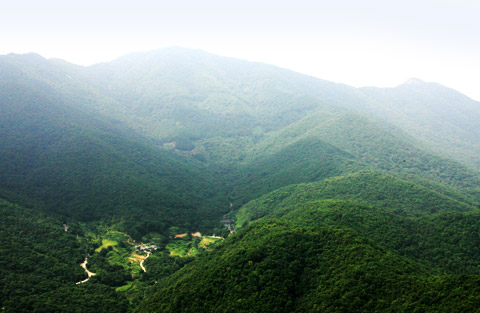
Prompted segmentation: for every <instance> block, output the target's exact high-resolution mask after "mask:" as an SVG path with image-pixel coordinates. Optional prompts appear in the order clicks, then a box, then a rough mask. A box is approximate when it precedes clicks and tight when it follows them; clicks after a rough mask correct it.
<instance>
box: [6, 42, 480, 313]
mask: <svg viewBox="0 0 480 313" xmlns="http://www.w3.org/2000/svg"><path fill="white" fill-rule="evenodd" d="M479 130H480V103H479V102H477V101H474V100H472V99H470V98H468V97H467V96H465V95H463V94H461V93H460V92H457V91H455V90H453V89H450V88H448V87H446V86H442V85H440V84H437V83H433V82H424V81H422V80H421V79H418V78H412V79H409V80H408V81H406V82H405V83H404V84H402V85H399V86H397V87H395V88H376V87H364V88H355V87H351V86H348V85H345V84H340V83H334V82H330V81H327V80H322V79H319V78H316V77H312V76H307V75H302V74H299V73H296V72H294V71H291V70H287V69H284V68H281V67H277V66H274V65H269V64H265V63H257V62H249V61H245V60H241V59H235V58H228V57H221V56H217V55H214V54H210V53H207V52H204V51H201V50H192V49H185V48H180V47H171V48H165V49H159V50H153V51H148V52H139V53H132V54H128V55H125V56H123V57H120V58H118V59H115V60H113V61H110V62H104V63H99V64H95V65H91V66H79V65H75V64H72V63H69V62H67V61H64V60H59V59H46V58H44V57H42V56H40V55H38V54H33V53H31V54H9V55H4V56H0V209H1V211H2V214H3V216H4V218H3V219H2V222H1V224H0V232H1V234H2V238H3V239H4V240H3V241H2V243H1V244H0V250H1V251H2V256H3V261H2V266H1V269H0V271H1V275H0V286H1V287H2V288H1V290H2V292H1V293H0V302H1V307H2V309H3V310H4V311H6V312H31V311H38V312H78V311H83V312H86V311H91V310H95V311H97V312H156V311H159V310H161V311H166V312H194V311H195V312H227V311H228V312H241V311H245V312H251V311H252V310H253V311H256V312H296V311H298V312H300V311H301V312H339V311H348V312H398V311H402V310H403V311H405V312H407V311H415V310H417V311H420V310H422V311H424V312H467V311H469V312H470V311H471V312H473V311H475V310H477V308H478V307H479V305H480V296H478V295H479V294H480V293H478V286H479V285H478V282H479V280H480V272H479V267H478V265H479V264H478V261H477V260H478V259H479V256H480V251H479V247H480V245H479V244H478V243H479V240H480V237H479V235H478V234H479V230H478V225H479V224H478V219H479V217H478V214H479V208H480V138H479V136H480V135H479ZM85 262H86V263H85ZM80 264H83V265H82V267H81V266H80ZM85 268H88V270H89V271H90V272H91V273H95V275H90V274H88V273H89V272H87V271H85V270H84V269H85ZM87 274H88V276H87Z"/></svg>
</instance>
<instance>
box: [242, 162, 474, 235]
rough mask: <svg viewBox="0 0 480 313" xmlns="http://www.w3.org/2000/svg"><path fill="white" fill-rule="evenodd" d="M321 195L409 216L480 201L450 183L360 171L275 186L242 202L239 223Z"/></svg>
mask: <svg viewBox="0 0 480 313" xmlns="http://www.w3.org/2000/svg"><path fill="white" fill-rule="evenodd" d="M321 199H340V200H350V201H356V202H359V203H364V204H368V205H372V206H375V207H377V208H382V209H385V210H387V211H390V212H395V213H396V214H400V215H406V216H421V215H429V214H433V213H439V212H449V211H451V212H452V211H473V210H476V209H477V208H478V205H479V204H478V202H476V201H475V200H473V199H472V198H471V197H469V196H468V195H466V194H462V192H460V191H459V190H456V189H454V188H451V187H450V188H449V187H446V186H440V185H436V184H430V185H427V186H423V185H420V184H419V183H418V182H413V181H409V180H404V179H399V178H396V177H394V176H391V175H387V174H382V173H378V172H368V171H361V172H358V173H354V174H350V175H347V176H339V177H334V178H329V179H325V180H323V181H320V182H317V183H310V184H299V185H290V186H287V187H284V188H280V189H278V190H275V191H274V192H272V193H269V194H266V195H264V196H262V197H260V198H258V199H256V200H254V201H251V202H249V203H247V204H246V205H245V206H243V207H242V208H241V210H240V211H239V212H238V214H237V224H238V225H239V226H240V227H241V226H244V225H245V224H246V223H248V222H249V221H252V220H255V219H258V218H260V217H263V216H265V215H268V214H269V213H271V212H273V211H275V210H279V209H281V208H283V207H287V206H290V207H293V206H295V205H297V204H298V205H302V204H303V203H304V202H307V201H312V200H321ZM469 200H470V201H469Z"/></svg>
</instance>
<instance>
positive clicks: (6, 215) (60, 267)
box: [0, 200, 127, 312]
mask: <svg viewBox="0 0 480 313" xmlns="http://www.w3.org/2000/svg"><path fill="white" fill-rule="evenodd" d="M0 215H1V216H2V218H1V219H0V238H1V239H2V242H1V245H0V254H1V255H2V258H1V259H0V306H1V307H2V310H3V311H4V312H88V311H91V310H92V309H93V308H95V311H96V312H125V311H126V308H127V306H126V303H125V300H124V299H122V298H120V297H118V296H117V295H116V294H115V292H114V290H113V289H112V288H109V287H108V286H105V285H102V284H95V285H92V284H85V285H76V284H75V283H76V282H79V281H81V280H84V279H85V278H86V274H85V272H84V270H83V269H82V268H81V267H80V263H82V262H83V259H84V258H85V253H86V251H88V250H89V246H88V245H85V244H83V243H81V242H80V241H78V240H77V238H76V235H77V232H79V231H81V229H80V228H79V227H78V225H75V224H70V225H69V228H68V231H67V232H65V230H64V227H63V224H62V222H61V221H60V220H55V219H53V218H51V217H48V216H46V215H45V214H42V213H40V212H38V211H36V210H34V209H28V208H25V207H21V206H18V205H14V204H12V203H9V202H7V201H4V200H0ZM80 234H81V233H80Z"/></svg>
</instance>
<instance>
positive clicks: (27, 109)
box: [0, 78, 228, 236]
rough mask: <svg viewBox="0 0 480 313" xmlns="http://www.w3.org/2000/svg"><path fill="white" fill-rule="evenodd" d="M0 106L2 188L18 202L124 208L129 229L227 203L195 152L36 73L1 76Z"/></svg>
mask: <svg viewBox="0 0 480 313" xmlns="http://www.w3.org/2000/svg"><path fill="white" fill-rule="evenodd" d="M0 108H1V110H0V125H1V126H0V138H1V144H0V168H2V171H1V172H0V189H3V190H5V191H7V192H8V196H9V197H13V198H12V199H13V200H15V201H16V202H17V201H18V202H20V203H26V202H29V203H35V204H36V205H38V206H39V207H43V208H45V209H47V210H50V211H56V212H60V213H62V214H65V215H67V216H71V217H74V218H79V219H81V220H95V219H98V218H104V217H107V216H108V217H116V218H119V217H122V216H130V217H132V218H130V219H128V220H127V221H126V223H127V224H128V225H125V228H127V229H128V230H130V231H131V232H132V235H134V236H137V235H138V234H139V232H145V231H149V230H153V229H156V230H164V229H165V228H166V227H167V224H169V223H170V224H171V223H174V224H184V225H190V224H191V225H192V227H200V228H201V227H203V226H205V225H206V224H207V225H208V223H209V220H210V218H211V217H212V216H218V215H219V214H221V213H220V212H219V210H220V211H221V210H222V206H223V205H224V207H227V205H228V203H227V202H226V200H219V198H220V199H221V198H222V191H220V190H219V189H216V187H215V186H218V185H217V184H216V181H213V180H210V179H212V178H211V176H210V175H211V174H210V173H209V172H207V171H206V170H205V169H204V168H203V167H202V166H201V165H200V164H199V163H198V162H195V160H189V161H188V163H187V160H186V159H184V158H182V157H178V156H175V155H172V154H171V153H170V152H167V151H164V150H161V149H158V148H156V147H155V145H154V144H152V143H151V142H149V141H148V140H146V139H144V138H142V137H141V136H139V135H135V134H134V133H132V131H131V130H130V129H128V128H125V127H123V126H122V125H121V124H118V123H113V122H112V121H111V120H108V119H105V118H103V117H102V116H101V115H99V114H97V113H96V112H95V111H91V110H88V109H86V108H82V109H79V108H78V107H77V106H76V104H75V103H73V104H72V103H71V102H70V101H69V100H68V99H66V98H65V97H64V96H63V95H61V94H59V93H57V92H56V91H55V90H52V89H51V88H49V87H48V86H46V85H45V84H44V83H43V82H41V81H38V80H34V79H26V78H25V79H18V80H17V79H11V80H10V79H9V80H2V81H0ZM206 181H207V182H208V181H209V182H210V183H209V184H208V185H209V186H211V188H212V189H210V190H207V189H205V188H204V183H205V182H206ZM4 196H7V194H5V195H4ZM203 201H205V202H203ZM222 202H224V204H222ZM186 212H188V213H189V215H186ZM135 216H136V218H134V217H135ZM194 216H196V217H195V218H194Z"/></svg>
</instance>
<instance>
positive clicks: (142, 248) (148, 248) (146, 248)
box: [136, 245, 158, 251]
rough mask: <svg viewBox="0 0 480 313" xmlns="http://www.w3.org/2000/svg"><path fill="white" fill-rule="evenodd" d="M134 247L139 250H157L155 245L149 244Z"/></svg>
mask: <svg viewBox="0 0 480 313" xmlns="http://www.w3.org/2000/svg"><path fill="white" fill-rule="evenodd" d="M136 248H137V249H138V250H140V251H150V250H157V249H158V248H157V246H155V245H150V246H144V245H138V246H136Z"/></svg>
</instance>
